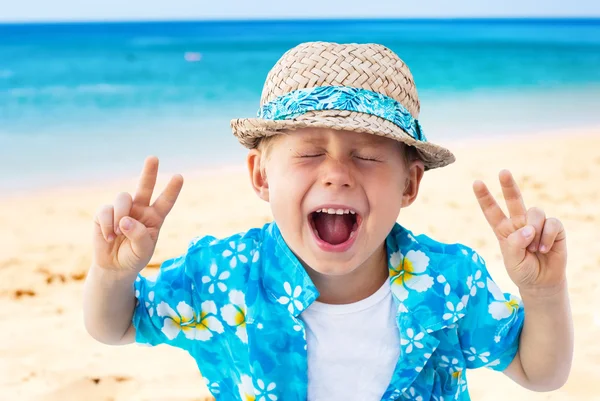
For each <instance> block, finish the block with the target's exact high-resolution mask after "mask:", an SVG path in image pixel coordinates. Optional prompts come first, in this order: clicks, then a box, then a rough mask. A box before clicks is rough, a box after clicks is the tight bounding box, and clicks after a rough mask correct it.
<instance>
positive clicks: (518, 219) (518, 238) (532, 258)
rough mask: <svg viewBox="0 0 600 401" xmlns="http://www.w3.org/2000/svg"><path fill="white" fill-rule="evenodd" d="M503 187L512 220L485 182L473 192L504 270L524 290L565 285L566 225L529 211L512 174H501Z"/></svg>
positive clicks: (543, 214) (539, 213)
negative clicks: (492, 236)
mask: <svg viewBox="0 0 600 401" xmlns="http://www.w3.org/2000/svg"><path fill="white" fill-rule="evenodd" d="M500 185H501V186H502V193H503V195H504V199H505V201H506V205H507V207H508V212H509V217H507V216H506V215H505V214H504V212H503V211H502V209H501V208H500V206H498V203H497V202H496V200H495V199H494V197H493V196H492V194H491V193H490V191H489V190H488V189H487V187H486V186H485V184H484V183H483V182H481V181H475V183H474V184H473V191H474V192H475V196H476V197H477V200H478V201H479V206H481V210H482V211H483V214H484V215H485V218H486V220H487V222H488V223H489V224H490V226H491V227H492V230H494V234H496V238H498V241H499V242H500V250H501V251H502V257H503V259H504V266H505V267H506V270H507V271H508V275H509V276H510V278H511V280H512V281H513V282H514V283H515V284H516V285H517V286H518V287H519V289H520V290H523V289H542V288H552V287H554V286H556V285H559V284H561V283H563V282H564V281H565V272H566V266H567V243H566V234H565V229H564V227H563V225H562V223H561V222H560V221H559V220H557V219H554V218H549V219H547V218H546V215H545V213H544V211H543V210H541V209H539V208H535V207H534V208H530V209H526V207H525V203H524V202H523V197H522V196H521V191H520V190H519V187H518V186H517V183H516V182H515V180H514V178H513V176H512V174H511V173H510V172H509V171H507V170H503V171H501V172H500Z"/></svg>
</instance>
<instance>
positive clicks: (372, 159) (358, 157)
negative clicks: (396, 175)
mask: <svg viewBox="0 0 600 401" xmlns="http://www.w3.org/2000/svg"><path fill="white" fill-rule="evenodd" d="M354 157H356V158H357V159H359V160H364V161H370V162H380V161H381V160H379V159H376V158H374V157H366V156H354Z"/></svg>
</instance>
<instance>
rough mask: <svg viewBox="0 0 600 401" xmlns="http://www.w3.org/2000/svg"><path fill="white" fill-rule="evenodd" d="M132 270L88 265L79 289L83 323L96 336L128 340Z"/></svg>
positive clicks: (115, 341) (105, 339)
mask: <svg viewBox="0 0 600 401" xmlns="http://www.w3.org/2000/svg"><path fill="white" fill-rule="evenodd" d="M136 276H137V275H135V274H133V273H129V272H127V273H126V274H124V273H122V272H116V271H109V270H105V269H102V268H99V267H97V266H92V267H91V268H90V270H89V272H88V276H87V278H86V281H85V284H84V292H83V313H84V323H85V327H86V330H87V331H88V333H89V334H90V335H91V336H92V337H93V338H95V339H96V340H98V341H100V342H102V343H105V344H111V345H119V344H125V343H128V342H131V339H132V336H131V335H127V336H126V334H129V333H130V332H131V329H130V326H131V322H132V317H133V312H134V308H135V302H136V300H135V295H134V292H133V282H134V281H135V279H136Z"/></svg>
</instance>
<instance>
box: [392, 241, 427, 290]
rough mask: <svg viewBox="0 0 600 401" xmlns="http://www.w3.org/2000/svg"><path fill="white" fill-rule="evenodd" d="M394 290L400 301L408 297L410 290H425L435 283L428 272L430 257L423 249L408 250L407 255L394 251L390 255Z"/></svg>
mask: <svg viewBox="0 0 600 401" xmlns="http://www.w3.org/2000/svg"><path fill="white" fill-rule="evenodd" d="M390 264H391V271H390V276H391V277H392V290H393V291H394V293H395V294H396V296H397V297H398V298H399V299H400V301H404V300H406V299H407V298H408V293H409V291H417V292H424V291H427V290H428V289H429V288H431V286H432V285H433V277H431V276H430V275H428V274H427V267H428V266H429V257H428V256H427V255H426V254H425V253H424V252H422V251H408V252H407V253H406V256H404V255H403V254H402V253H401V252H399V251H398V252H394V253H392V255H391V256H390Z"/></svg>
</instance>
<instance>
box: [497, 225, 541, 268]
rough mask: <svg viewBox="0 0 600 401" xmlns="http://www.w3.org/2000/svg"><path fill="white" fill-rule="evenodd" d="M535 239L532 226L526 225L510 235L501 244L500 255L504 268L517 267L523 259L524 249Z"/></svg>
mask: <svg viewBox="0 0 600 401" xmlns="http://www.w3.org/2000/svg"><path fill="white" fill-rule="evenodd" d="M534 238H535V229H534V228H533V226H530V225H526V226H525V227H522V228H520V229H518V230H517V231H515V232H513V233H512V234H510V235H509V236H508V237H507V238H506V241H502V242H501V248H502V255H503V256H504V260H505V264H506V266H513V267H514V266H517V265H519V264H520V263H521V262H522V261H523V259H525V254H526V248H527V247H528V246H529V245H530V244H531V241H533V239H534Z"/></svg>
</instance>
